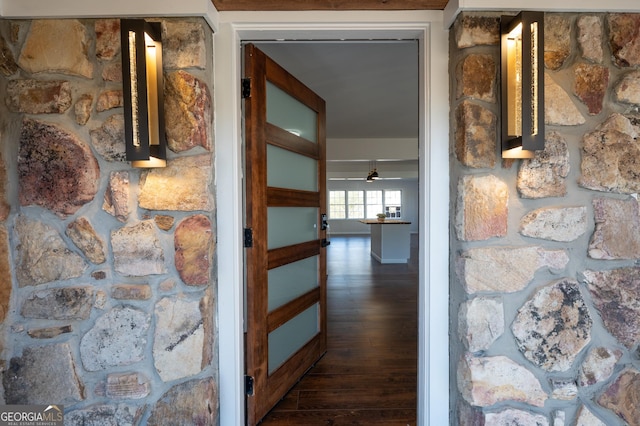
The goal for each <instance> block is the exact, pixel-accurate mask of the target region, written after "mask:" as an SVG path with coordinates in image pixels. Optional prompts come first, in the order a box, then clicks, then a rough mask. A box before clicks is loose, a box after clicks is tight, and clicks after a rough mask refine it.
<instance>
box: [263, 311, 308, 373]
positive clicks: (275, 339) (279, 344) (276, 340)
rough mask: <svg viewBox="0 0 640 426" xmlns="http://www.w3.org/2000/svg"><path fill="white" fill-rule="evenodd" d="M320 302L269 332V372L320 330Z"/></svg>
mask: <svg viewBox="0 0 640 426" xmlns="http://www.w3.org/2000/svg"><path fill="white" fill-rule="evenodd" d="M318 306H319V305H318V304H317V303H316V304H315V305H313V306H311V307H310V308H309V309H307V310H305V311H303V312H301V313H300V314H298V315H297V316H295V317H293V318H292V319H290V320H289V321H287V322H286V323H284V324H283V325H281V326H280V327H278V328H276V329H275V330H273V331H272V332H271V333H269V374H271V373H273V371H274V370H275V369H276V368H278V367H280V365H282V363H283V362H285V361H286V360H287V359H288V358H289V357H290V356H291V355H293V354H295V353H296V352H297V351H298V349H300V348H301V347H303V346H304V345H305V344H306V343H307V342H308V341H309V340H311V339H312V338H313V336H315V335H316V334H318V332H319V331H320V324H318V318H319V316H318Z"/></svg>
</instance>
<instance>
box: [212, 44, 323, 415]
mask: <svg viewBox="0 0 640 426" xmlns="http://www.w3.org/2000/svg"><path fill="white" fill-rule="evenodd" d="M244 60H245V62H244V67H245V78H244V79H243V92H244V94H243V97H244V98H245V100H244V118H245V145H246V146H245V203H246V207H245V214H246V218H245V221H246V229H245V240H246V241H245V246H248V247H247V248H246V249H245V259H246V334H245V337H246V346H245V347H246V357H245V358H246V359H245V361H246V374H247V378H248V380H249V381H251V382H252V386H250V387H252V390H250V391H248V392H247V401H246V402H247V424H249V425H254V424H256V423H257V422H259V421H260V420H261V419H262V417H264V415H265V414H267V412H268V411H269V410H270V409H271V408H273V406H274V405H275V404H276V403H277V402H278V401H279V400H280V399H281V398H282V397H283V396H284V395H285V394H286V392H287V391H288V390H289V389H291V387H293V385H294V384H295V383H296V382H297V381H298V380H299V379H300V378H301V377H302V375H303V374H304V373H305V372H306V371H307V370H308V369H309V368H310V367H311V366H312V365H313V364H314V363H315V362H316V361H317V360H318V359H319V358H320V357H321V356H322V354H323V353H324V352H325V351H326V248H325V247H326V245H327V244H328V243H327V242H326V227H325V226H324V224H325V223H326V222H325V221H324V218H325V216H324V215H323V214H324V213H325V212H326V195H325V193H326V182H325V174H326V173H325V103H324V100H322V99H321V98H320V97H319V96H317V95H316V94H315V93H313V92H312V91H311V90H310V89H308V88H307V87H306V86H304V85H303V84H302V83H301V82H300V81H299V80H297V79H296V78H295V77H293V76H292V75H290V74H289V73H288V72H287V71H286V70H284V69H283V68H282V67H280V66H279V65H278V64H277V63H275V62H274V61H273V60H271V59H270V58H269V57H268V56H266V55H265V54H264V53H263V52H261V51H260V50H259V49H257V48H256V47H255V46H254V45H251V44H249V45H246V46H245V47H244ZM220 207H222V206H220ZM221 285H224V283H221ZM222 350H224V348H222Z"/></svg>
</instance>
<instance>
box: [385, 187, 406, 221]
mask: <svg viewBox="0 0 640 426" xmlns="http://www.w3.org/2000/svg"><path fill="white" fill-rule="evenodd" d="M401 208H402V191H397V190H396V191H385V192H384V212H385V213H386V215H387V217H391V218H396V219H397V218H399V217H402V215H401Z"/></svg>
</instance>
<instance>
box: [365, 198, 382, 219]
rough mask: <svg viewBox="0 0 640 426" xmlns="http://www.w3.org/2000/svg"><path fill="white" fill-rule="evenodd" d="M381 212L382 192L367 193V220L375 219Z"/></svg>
mask: <svg viewBox="0 0 640 426" xmlns="http://www.w3.org/2000/svg"><path fill="white" fill-rule="evenodd" d="M383 211H384V209H383V208H382V191H367V219H375V218H376V215H377V214H378V213H382V212H383Z"/></svg>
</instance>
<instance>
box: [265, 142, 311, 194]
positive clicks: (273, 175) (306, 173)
mask: <svg viewBox="0 0 640 426" xmlns="http://www.w3.org/2000/svg"><path fill="white" fill-rule="evenodd" d="M267 186H275V187H277V188H287V189H300V190H302V191H317V190H318V162H317V161H316V160H314V159H313V158H309V157H307V156H305V155H300V154H296V153H295V152H291V151H288V150H286V149H282V148H278V147H277V146H273V145H267Z"/></svg>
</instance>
